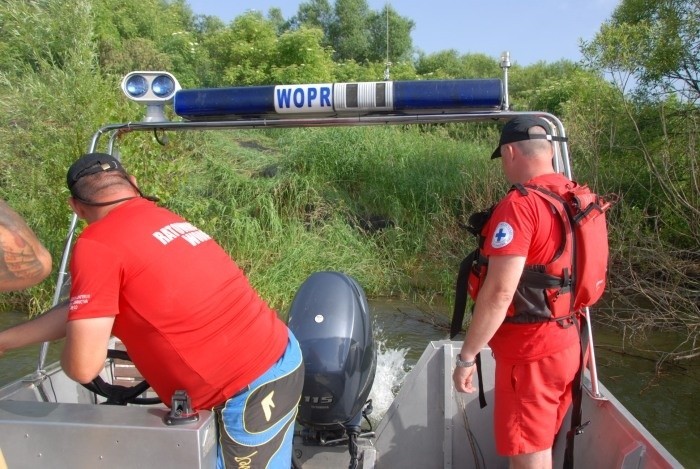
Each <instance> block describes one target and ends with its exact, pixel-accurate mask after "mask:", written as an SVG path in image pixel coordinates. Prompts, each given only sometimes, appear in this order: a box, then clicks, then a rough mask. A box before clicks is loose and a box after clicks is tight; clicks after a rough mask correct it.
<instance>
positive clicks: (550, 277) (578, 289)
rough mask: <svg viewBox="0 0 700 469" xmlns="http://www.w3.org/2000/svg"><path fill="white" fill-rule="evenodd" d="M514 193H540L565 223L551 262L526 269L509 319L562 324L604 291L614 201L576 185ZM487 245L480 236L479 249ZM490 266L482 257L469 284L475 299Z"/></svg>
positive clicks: (476, 258)
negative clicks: (609, 217) (609, 216)
mask: <svg viewBox="0 0 700 469" xmlns="http://www.w3.org/2000/svg"><path fill="white" fill-rule="evenodd" d="M511 190H517V191H518V192H520V193H521V194H522V195H524V196H527V195H529V194H536V195H537V196H539V197H541V198H543V199H544V200H545V201H546V202H547V203H549V204H550V205H551V206H552V207H553V209H554V211H555V212H556V213H557V214H558V215H559V219H560V221H561V223H560V225H561V227H562V234H563V236H562V239H563V243H562V245H561V246H560V247H559V248H558V249H557V252H556V253H555V255H554V257H553V258H552V260H551V261H550V262H549V263H547V264H544V265H526V266H525V269H524V270H523V274H522V277H521V278H520V282H519V284H518V288H517V289H516V292H515V295H514V297H513V302H512V303H511V305H510V307H509V312H508V316H507V317H506V321H508V322H515V323H532V322H542V321H550V320H559V319H562V318H567V317H570V316H572V315H573V314H575V313H577V312H578V311H580V310H581V309H582V308H584V307H587V306H591V305H593V304H594V303H595V302H596V301H598V300H599V299H600V297H601V296H602V295H603V292H604V291H605V285H606V278H607V267H608V230H607V224H606V220H605V212H606V211H607V210H608V209H609V208H610V207H611V206H612V202H609V201H606V200H605V199H604V198H603V197H601V196H599V195H597V194H595V193H593V192H592V191H591V190H590V189H589V188H588V186H586V185H579V184H577V183H575V182H572V183H570V184H567V185H566V186H565V187H542V186H535V185H529V184H527V185H522V184H516V185H514V186H513V188H512V189H511ZM555 191H556V192H555ZM488 215H490V211H489V212H488ZM483 242H484V233H483V232H481V233H480V238H479V245H480V247H481V246H482V245H483ZM487 268H488V260H487V259H486V258H485V257H484V256H482V255H480V254H479V253H477V254H476V255H475V256H474V262H473V263H472V265H471V270H470V272H469V276H468V280H467V283H468V292H469V296H470V297H471V298H472V299H474V300H476V297H477V295H478V292H479V288H480V287H481V285H482V283H483V281H484V278H485V277H486V271H487Z"/></svg>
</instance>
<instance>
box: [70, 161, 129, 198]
mask: <svg viewBox="0 0 700 469" xmlns="http://www.w3.org/2000/svg"><path fill="white" fill-rule="evenodd" d="M109 171H120V172H122V173H124V174H126V170H125V169H124V167H123V166H122V164H121V163H120V162H119V160H118V159H116V158H115V157H113V156H112V155H108V154H106V153H87V154H85V155H83V156H81V157H80V158H79V159H78V160H77V161H76V162H75V163H73V164H72V165H71V167H70V168H68V174H67V175H66V183H67V184H68V189H70V190H71V191H72V190H73V186H74V185H75V183H76V182H78V180H79V179H80V178H82V177H84V176H89V175H91V174H97V173H101V172H109Z"/></svg>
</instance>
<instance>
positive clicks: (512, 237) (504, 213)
mask: <svg viewBox="0 0 700 469" xmlns="http://www.w3.org/2000/svg"><path fill="white" fill-rule="evenodd" d="M568 182H569V179H567V178H566V177H565V176H563V175H561V174H546V175H542V176H538V177H536V178H533V179H531V180H530V181H528V182H527V184H534V185H540V186H549V187H557V186H562V185H564V184H567V183H568ZM561 223H562V222H561V220H560V218H559V215H557V214H556V213H555V212H554V209H553V208H552V207H551V206H550V205H549V204H548V203H547V202H546V201H545V200H543V199H542V198H541V197H538V196H536V195H522V194H521V193H520V192H518V191H517V190H513V191H510V192H508V194H507V195H506V196H505V197H504V198H503V200H501V201H500V202H499V203H498V205H496V207H495V209H494V211H493V213H492V215H491V217H490V218H489V221H488V223H487V224H486V226H485V228H484V231H483V233H484V235H485V242H484V246H483V250H482V253H483V254H484V255H485V256H487V257H492V256H513V255H515V256H525V263H526V264H527V265H535V264H547V263H549V262H550V261H551V260H552V258H553V257H554V254H555V253H556V251H557V249H558V248H559V247H560V246H561V243H562V236H563V234H562V227H561ZM487 276H488V273H487ZM509 314H510V313H509ZM578 340H579V338H578V332H577V331H576V328H575V327H568V328H566V329H563V328H562V327H560V326H559V325H557V323H555V322H541V323H536V324H514V323H508V322H504V323H503V324H502V325H501V327H500V328H499V329H498V331H496V334H495V335H494V336H493V338H492V339H491V341H490V342H489V345H490V346H491V349H492V351H493V353H494V355H495V357H496V358H499V359H506V360H509V361H513V362H528V361H533V360H538V359H540V358H542V357H544V356H547V355H549V354H552V353H554V352H557V351H559V350H563V349H564V348H566V347H568V346H569V345H572V344H573V343H574V342H576V341H578Z"/></svg>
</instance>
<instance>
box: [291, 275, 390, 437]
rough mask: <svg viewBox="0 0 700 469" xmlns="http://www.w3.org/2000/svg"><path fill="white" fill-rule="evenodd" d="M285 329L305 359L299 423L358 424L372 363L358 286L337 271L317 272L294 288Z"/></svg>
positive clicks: (325, 425) (328, 427) (371, 341)
mask: <svg viewBox="0 0 700 469" xmlns="http://www.w3.org/2000/svg"><path fill="white" fill-rule="evenodd" d="M289 328H290V330H291V331H292V332H293V333H294V335H295V336H296V338H297V339H298V340H299V344H300V346H301V352H302V355H303V357H304V366H305V370H306V371H305V379H304V390H303V393H302V397H301V404H300V407H299V414H298V417H297V420H298V422H299V423H300V424H301V425H302V426H304V427H306V428H310V429H315V430H339V429H344V428H346V427H348V426H358V427H359V421H360V419H361V413H362V409H363V407H364V406H365V404H366V401H367V397H368V395H369V392H370V389H371V388H372V383H373V382H374V374H375V371H376V365H377V352H376V348H375V345H374V338H373V335H372V324H371V318H370V316H369V307H368V305H367V299H366V297H365V294H364V291H363V290H362V287H360V285H359V284H358V283H357V282H356V281H355V280H354V279H353V278H352V277H350V276H348V275H346V274H343V273H340V272H316V273H314V274H312V275H311V276H309V278H308V279H307V280H306V281H305V282H304V283H303V284H302V285H301V287H299V290H298V291H297V293H296V295H295V297H294V300H293V301H292V304H291V307H290V311H289Z"/></svg>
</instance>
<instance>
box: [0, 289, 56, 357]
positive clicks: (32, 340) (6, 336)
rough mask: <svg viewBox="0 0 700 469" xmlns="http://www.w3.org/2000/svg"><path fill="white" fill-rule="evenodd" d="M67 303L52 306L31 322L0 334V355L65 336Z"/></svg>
mask: <svg viewBox="0 0 700 469" xmlns="http://www.w3.org/2000/svg"><path fill="white" fill-rule="evenodd" d="M67 318H68V303H67V302H65V303H61V304H59V305H56V306H54V307H53V308H51V309H50V310H48V311H47V312H45V313H44V314H42V315H41V316H38V317H36V318H34V319H32V320H31V321H27V322H24V323H22V324H18V325H16V326H14V327H11V328H9V329H5V330H4V331H2V332H0V355H2V354H3V352H6V351H8V350H14V349H17V348H21V347H25V346H27V345H33V344H39V343H42V342H48V341H51V340H57V339H61V338H63V337H65V335H66V319H67Z"/></svg>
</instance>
